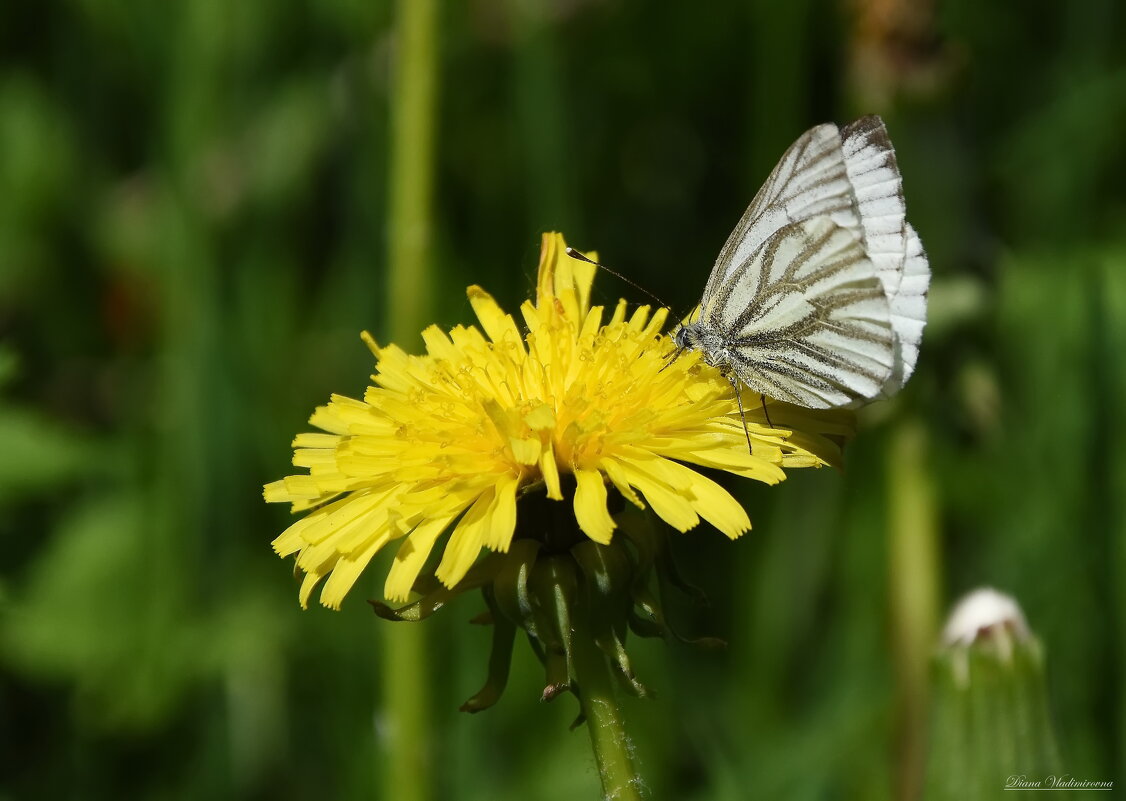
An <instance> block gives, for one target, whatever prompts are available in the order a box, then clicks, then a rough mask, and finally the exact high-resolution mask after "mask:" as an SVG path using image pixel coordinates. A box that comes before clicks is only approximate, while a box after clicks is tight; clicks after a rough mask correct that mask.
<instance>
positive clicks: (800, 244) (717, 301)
mask: <svg viewBox="0 0 1126 801" xmlns="http://www.w3.org/2000/svg"><path fill="white" fill-rule="evenodd" d="M698 325H700V326H702V327H703V328H704V329H705V330H708V331H711V332H715V333H717V334H718V335H719V337H720V338H721V339H722V341H723V342H724V346H725V348H726V351H727V352H726V363H727V364H729V365H730V367H731V369H732V370H733V371H734V373H735V374H736V375H737V376H738V378H739V381H741V382H742V383H743V384H745V385H746V386H747V387H749V388H750V389H752V390H754V391H755V392H760V393H762V394H764V395H768V396H770V397H772V398H775V399H777V400H783V401H788V402H790V403H796V404H800V405H802V406H805V407H808V408H813V409H827V408H832V407H837V406H844V405H847V404H849V403H852V402H854V401H856V400H859V399H867V398H872V397H874V396H875V395H877V394H878V393H879V391H880V389H881V387H883V386H884V384H885V383H886V382H887V380H888V378H889V376H890V375H891V374H892V371H893V360H894V351H895V338H894V335H893V333H892V324H891V319H890V309H889V305H888V301H887V297H886V295H885V294H884V290H883V286H882V285H881V283H880V280H879V278H878V277H877V276H876V270H875V267H874V266H873V264H872V262H871V261H870V260H869V259H868V258H867V256H866V255H865V254H864V247H863V244H862V243H861V241H860V239H859V237H858V236H857V235H856V234H855V233H854V232H852V231H849V230H848V229H846V228H842V227H841V226H839V225H837V224H836V223H835V222H834V221H833V219H832V218H831V217H829V216H817V217H813V218H810V219H805V220H800V221H798V222H794V223H789V224H788V225H785V226H783V227H782V228H781V229H780V230H778V231H775V232H773V233H772V234H771V235H770V236H769V237H768V238H767V239H766V241H764V242H763V243H762V244H761V245H760V246H759V247H758V248H757V249H756V250H755V251H754V252H753V253H752V254H750V256H749V257H748V258H747V259H746V260H744V261H743V262H742V263H741V264H739V265H738V266H737V267H736V268H735V269H734V270H732V271H731V273H730V274H729V276H728V278H727V280H725V281H724V282H723V283H722V284H721V285H720V287H719V289H718V290H717V291H716V293H715V294H714V295H713V297H712V298H711V300H710V303H709V304H708V305H705V306H704V307H702V308H701V313H700V319H699V323H698Z"/></svg>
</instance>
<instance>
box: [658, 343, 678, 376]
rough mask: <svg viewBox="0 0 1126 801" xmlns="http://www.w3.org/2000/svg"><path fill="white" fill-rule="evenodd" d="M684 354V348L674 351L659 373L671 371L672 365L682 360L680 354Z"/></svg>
mask: <svg viewBox="0 0 1126 801" xmlns="http://www.w3.org/2000/svg"><path fill="white" fill-rule="evenodd" d="M682 353H684V348H681V347H678V348H677V349H676V350H674V351H673V352H672V353H671V354H670V355H669V357H668V359H666V360H665V364H664V366H663V367H662V368H661V369H660V370H658V371H657V372H658V373H663V372H664V371H665V370H667V369H669V367H671V366H672V363H673V362H675V361H676V360H677V359H679V358H680V354H682Z"/></svg>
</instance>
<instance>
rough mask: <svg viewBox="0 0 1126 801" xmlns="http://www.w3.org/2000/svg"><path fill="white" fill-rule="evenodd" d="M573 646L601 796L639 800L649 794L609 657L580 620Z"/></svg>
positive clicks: (611, 799) (612, 800) (622, 800)
mask: <svg viewBox="0 0 1126 801" xmlns="http://www.w3.org/2000/svg"><path fill="white" fill-rule="evenodd" d="M574 646H575V647H574V660H575V665H574V669H575V678H576V684H577V688H576V691H577V693H578V696H579V701H580V703H581V704H582V710H583V715H585V716H586V727H587V731H589V732H590V745H591V748H593V749H594V760H595V762H596V763H597V764H598V776H599V778H600V779H601V780H602V797H603V798H604V799H607V801H640V799H642V798H644V797H645V795H646V793H645V785H644V782H642V780H641V777H640V776H639V775H638V773H637V768H636V766H635V765H634V758H633V741H632V740H630V738H629V735H627V734H626V729H625V721H624V719H623V717H622V708H621V705H620V704H619V702H618V696H617V693H616V692H615V688H614V680H613V676H611V675H610V666H609V664H608V663H607V661H606V655H605V654H603V653H602V650H601V649H600V648H599V647H598V645H597V643H595V641H594V636H593V634H592V632H591V631H590V629H589V628H587V627H586V626H583V624H582V623H581V622H579V621H576V626H575V632H574Z"/></svg>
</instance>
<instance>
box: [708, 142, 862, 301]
mask: <svg viewBox="0 0 1126 801" xmlns="http://www.w3.org/2000/svg"><path fill="white" fill-rule="evenodd" d="M817 215H827V216H829V217H830V218H831V219H832V220H833V222H835V223H836V224H837V225H839V226H841V227H842V228H846V229H849V230H855V231H859V230H860V220H859V217H858V216H857V211H856V207H855V203H854V201H853V197H852V190H851V187H850V184H849V178H848V171H847V169H846V167H845V156H844V150H843V149H842V146H841V135H840V132H839V131H838V130H837V126H835V125H832V124H830V123H826V124H825V125H818V126H817V127H816V128H811V129H810V130H808V131H806V132H805V133H804V134H802V136H801V137H800V138H799V139H798V140H797V141H796V142H794V143H793V144H792V145H790V147H789V149H788V150H787V151H786V152H785V153H784V154H783V155H782V158H781V159H780V160H779V162H778V164H777V165H776V166H775V167H774V170H773V172H771V173H770V177H769V178H767V179H766V183H764V184H763V185H762V188H761V189H760V190H759V191H758V194H757V195H755V199H754V200H752V201H751V205H750V206H749V207H748V208H747V211H746V212H745V213H744V214H743V217H742V219H740V220H739V224H738V225H736V226H735V230H734V231H732V232H731V236H729V237H728V238H727V242H726V244H724V246H723V250H721V251H720V253H719V258H717V259H716V263H715V266H714V267H713V268H712V273H711V275H710V276H709V278H708V283H707V286H706V287H705V289H704V297H703V301H702V302H703V303H704V304H706V303H707V300H708V297H709V295H711V294H712V293H714V292H715V291H717V290H718V288H719V285H720V284H721V283H722V282H723V281H724V280H725V278H726V277H727V276H729V275H730V274H731V273H732V272H733V271H734V270H735V269H736V268H737V267H738V266H739V265H740V264H743V263H744V262H745V261H746V260H747V259H748V258H750V256H751V254H752V253H754V252H755V250H756V249H757V248H758V247H759V246H760V245H761V244H762V243H763V242H765V241H766V238H767V237H769V236H770V235H771V234H773V233H774V232H775V231H777V230H779V229H780V228H782V226H784V225H787V224H789V223H791V222H795V221H797V220H804V219H808V218H809V217H814V216H817Z"/></svg>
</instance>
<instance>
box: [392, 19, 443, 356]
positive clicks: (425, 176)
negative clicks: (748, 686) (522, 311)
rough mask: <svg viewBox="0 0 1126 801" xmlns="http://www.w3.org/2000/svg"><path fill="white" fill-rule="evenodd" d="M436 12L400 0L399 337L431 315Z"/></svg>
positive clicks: (395, 309)
mask: <svg viewBox="0 0 1126 801" xmlns="http://www.w3.org/2000/svg"><path fill="white" fill-rule="evenodd" d="M437 16H438V9H437V3H436V2H435V0H399V9H398V30H397V42H396V44H397V48H398V49H397V56H398V57H397V59H396V62H395V83H394V89H393V92H394V94H393V96H392V100H391V103H392V105H391V126H392V130H391V160H390V165H389V170H390V199H389V200H390V203H389V205H390V208H389V214H390V218H391V219H390V225H389V230H388V238H389V240H390V241H389V245H390V254H389V255H390V263H389V265H388V269H389V272H390V275H389V277H388V282H389V286H388V292H387V300H388V304H387V314H388V330H389V333H390V335H391V338H392V339H393V340H396V341H399V342H404V341H405V340H406V339H407V338H408V337H411V338H414V337H417V336H418V332H419V331H420V330H421V328H422V326H423V325H425V324H426V323H428V322H429V314H430V309H429V308H428V306H429V299H430V287H431V286H432V279H431V273H432V270H431V264H430V262H431V255H430V245H431V235H432V231H431V228H432V226H431V219H430V218H431V207H432V205H433V204H432V195H433V176H434V152H433V151H434V109H435V105H436V102H435V100H436V95H437V64H438V52H437V50H438V48H437V38H438V34H437Z"/></svg>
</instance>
